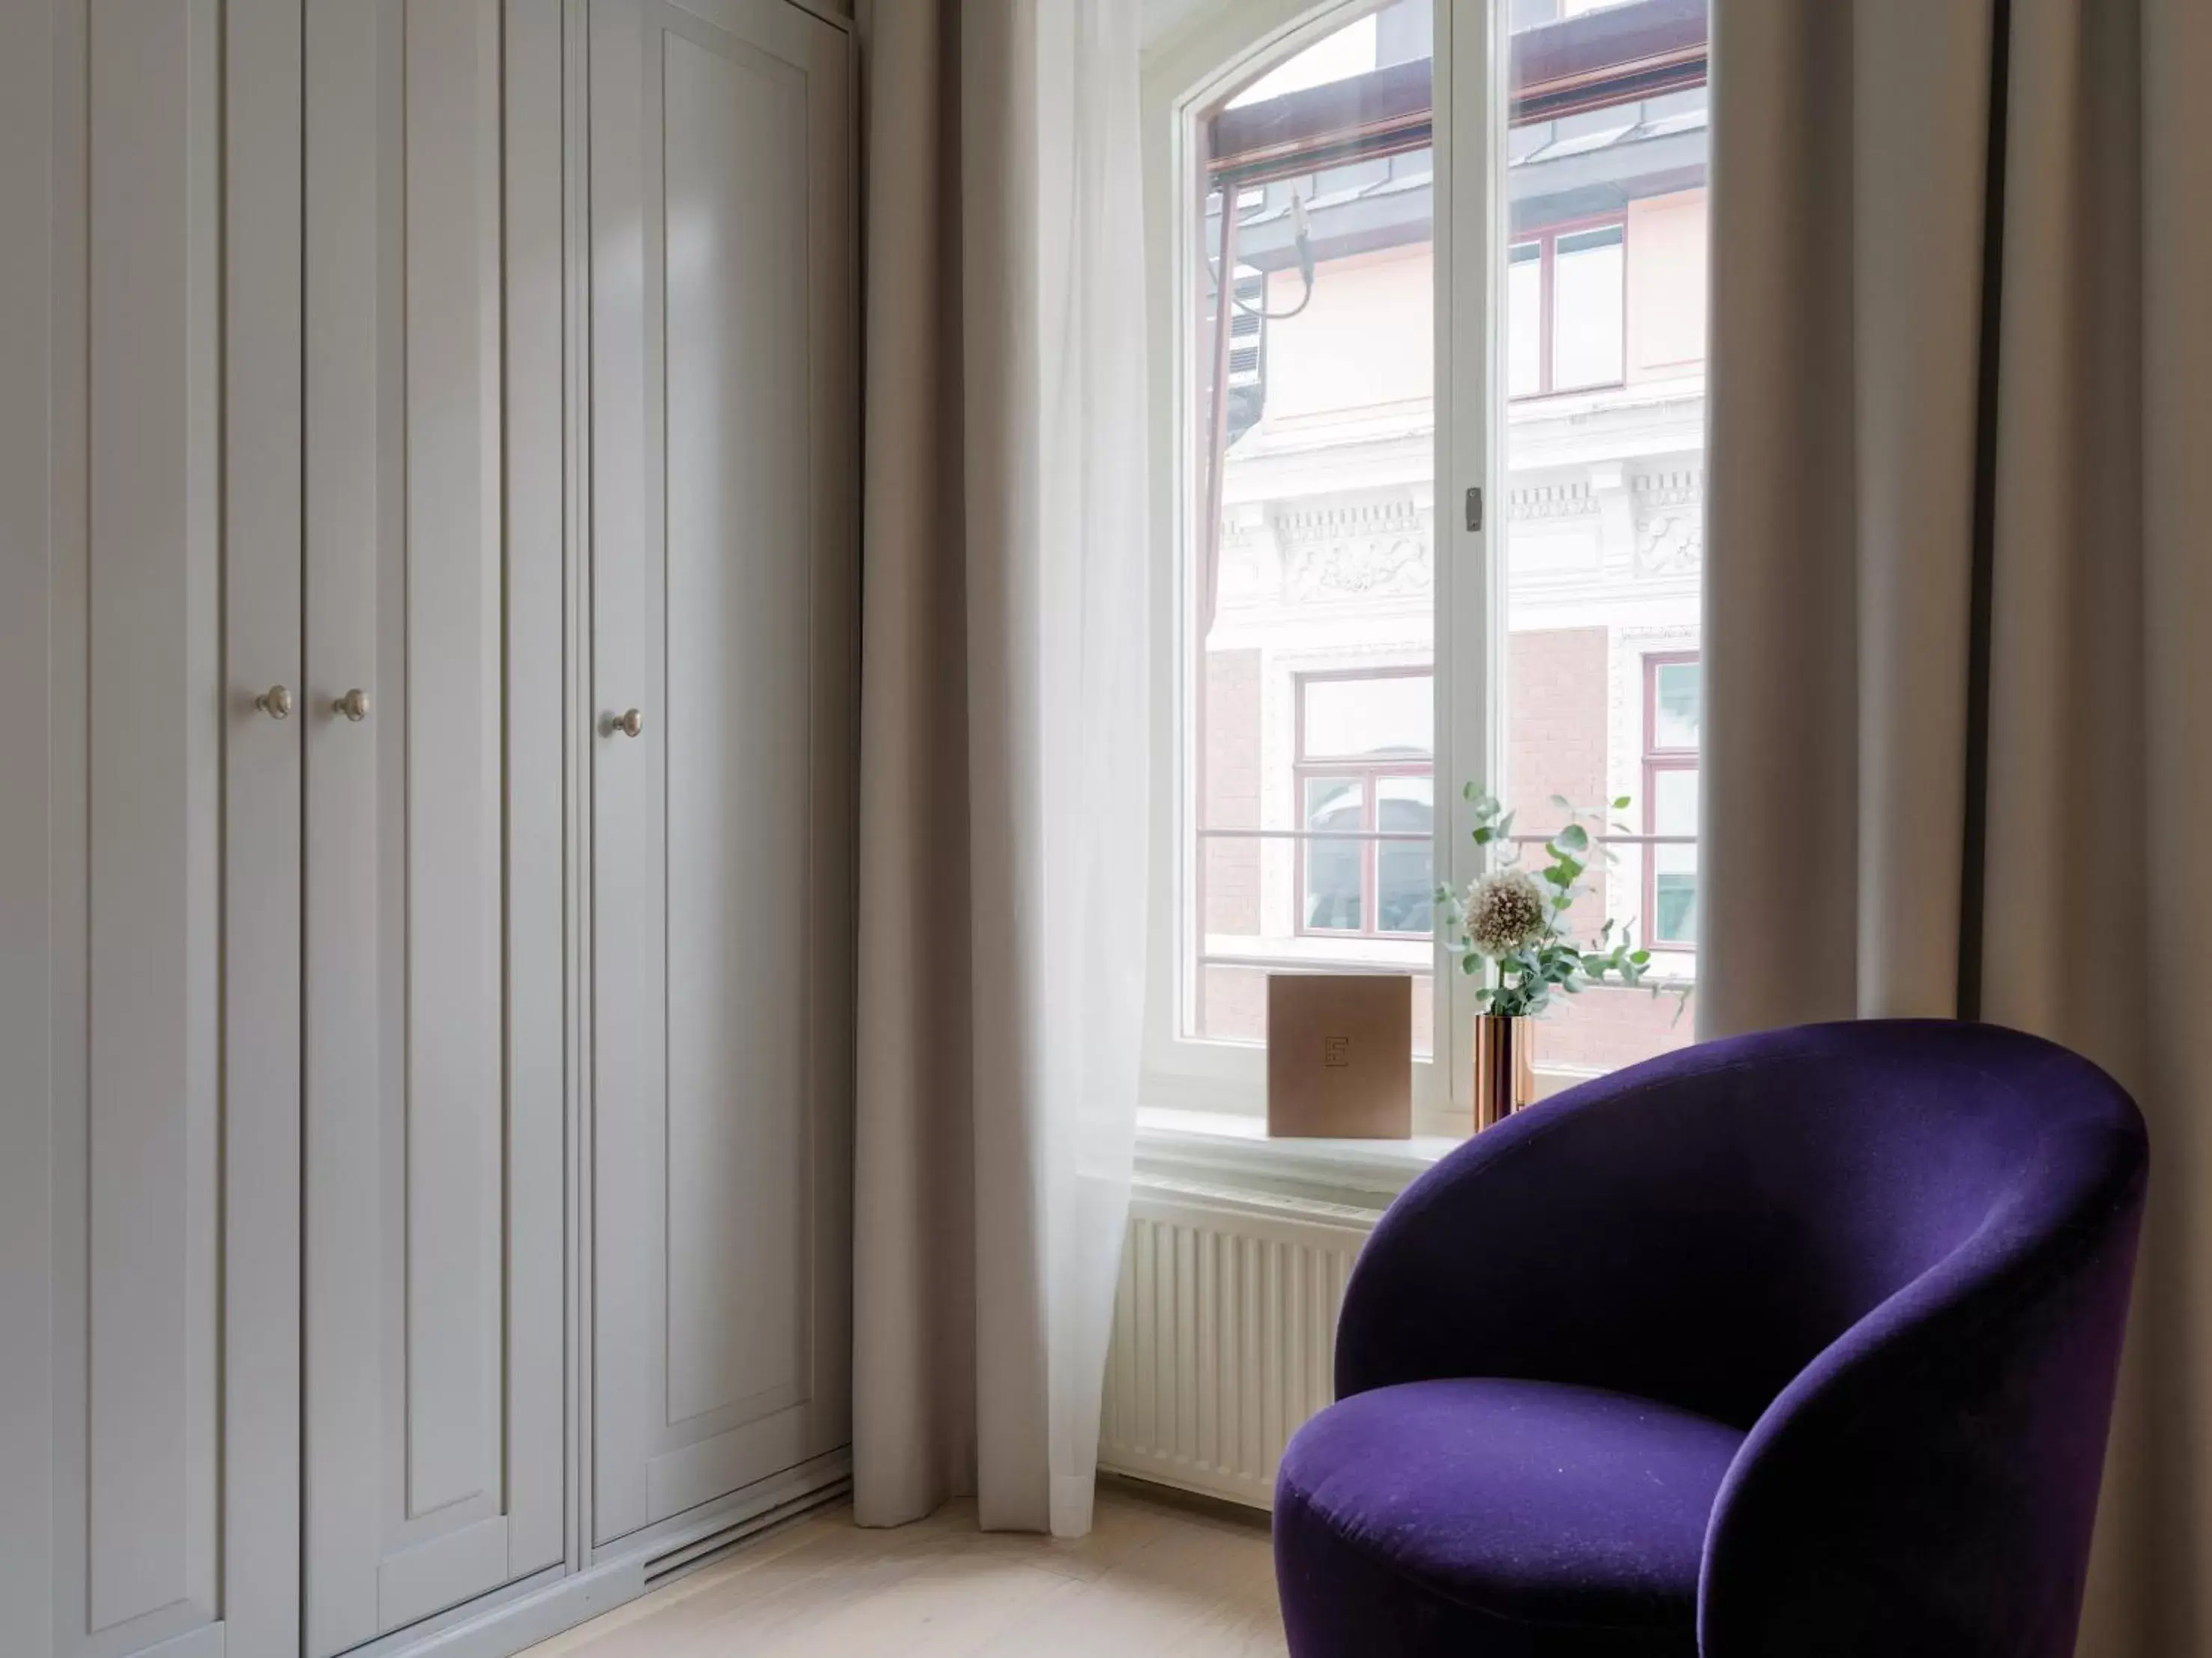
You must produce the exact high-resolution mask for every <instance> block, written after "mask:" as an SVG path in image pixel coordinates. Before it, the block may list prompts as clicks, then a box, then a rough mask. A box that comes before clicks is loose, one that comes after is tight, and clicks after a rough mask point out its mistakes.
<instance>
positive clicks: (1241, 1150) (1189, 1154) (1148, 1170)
mask: <svg viewBox="0 0 2212 1658" xmlns="http://www.w3.org/2000/svg"><path fill="white" fill-rule="evenodd" d="M1462 1143H1463V1142H1462V1141H1461V1140H1459V1139H1457V1138H1455V1137H1450V1136H1447V1135H1437V1134H1424V1135H1416V1136H1414V1137H1413V1138H1411V1139H1408V1140H1310V1139H1285V1140H1276V1139H1270V1138H1269V1137H1267V1122H1266V1119H1262V1118H1259V1117H1253V1116H1246V1115H1243V1114H1242V1113H1238V1112H1209V1111H1187V1110H1181V1109H1170V1108H1166V1107H1160V1106H1146V1107H1143V1108H1141V1109H1139V1111H1138V1112H1137V1179H1138V1182H1139V1185H1140V1186H1146V1185H1150V1186H1170V1187H1172V1188H1174V1189H1176V1190H1180V1191H1189V1190H1196V1189H1206V1190H1211V1191H1214V1192H1220V1193H1222V1194H1224V1195H1225V1196H1241V1197H1249V1198H1255V1199H1259V1200H1261V1201H1270V1202H1279V1201H1283V1200H1289V1201H1291V1202H1293V1203H1297V1204H1322V1205H1326V1206H1328V1207H1330V1208H1334V1209H1343V1210H1352V1211H1355V1212H1356V1213H1357V1214H1358V1215H1362V1216H1367V1217H1369V1218H1370V1220H1371V1218H1372V1217H1373V1216H1379V1215H1380V1214H1381V1213H1382V1212H1383V1210H1385V1209H1387V1208H1389V1205H1390V1202H1391V1200H1392V1199H1393V1198H1396V1197H1397V1195H1398V1194H1399V1193H1400V1192H1403V1191H1404V1190H1405V1189H1406V1188H1407V1186H1411V1185H1412V1184H1413V1181H1414V1180H1415V1179H1418V1178H1419V1176H1420V1175H1421V1174H1422V1173H1425V1172H1426V1171H1427V1170H1428V1169H1429V1168H1430V1167H1431V1166H1432V1165H1434V1164H1435V1163H1436V1162H1437V1160H1438V1159H1440V1158H1442V1157H1443V1155H1445V1154H1446V1153H1448V1152H1449V1151H1451V1150H1453V1149H1455V1148H1456V1147H1458V1146H1460V1145H1461V1144H1462Z"/></svg>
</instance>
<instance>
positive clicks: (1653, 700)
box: [1644, 650, 1705, 948]
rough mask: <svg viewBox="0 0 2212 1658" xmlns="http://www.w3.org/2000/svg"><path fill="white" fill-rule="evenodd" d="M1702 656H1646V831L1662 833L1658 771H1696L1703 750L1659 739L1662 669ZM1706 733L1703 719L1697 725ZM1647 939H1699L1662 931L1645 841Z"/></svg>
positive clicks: (1656, 942)
mask: <svg viewBox="0 0 2212 1658" xmlns="http://www.w3.org/2000/svg"><path fill="white" fill-rule="evenodd" d="M1700 660H1701V658H1700V655H1699V652H1697V651H1694V650H1655V651H1651V652H1649V653H1648V654H1647V655H1645V656H1644V833H1645V834H1647V835H1656V834H1657V833H1658V832H1659V788H1658V782H1659V774H1660V773H1661V772H1662V771H1696V770H1697V769H1698V765H1699V759H1700V757H1701V756H1702V754H1703V753H1704V750H1703V749H1702V748H1701V747H1699V746H1698V745H1697V744H1692V745H1690V746H1689V747H1662V746H1661V745H1660V742H1659V670H1660V669H1661V668H1662V667H1670V666H1678V665H1680V664H1681V663H1684V662H1699V661H1700ZM1704 689H1705V671H1704V669H1703V667H1699V700H1700V704H1701V705H1702V702H1703V697H1704ZM1703 735H1704V726H1703V723H1702V721H1701V722H1700V724H1699V736H1700V738H1702V737H1703ZM1644 943H1645V944H1646V945H1650V946H1654V947H1656V946H1661V945H1664V946H1667V947H1669V948H1691V947H1693V946H1694V945H1695V944H1696V943H1697V941H1696V940H1695V939H1693V938H1667V937H1663V936H1662V935H1661V934H1660V931H1659V848H1658V847H1657V846H1656V845H1653V844H1646V846H1645V847H1644Z"/></svg>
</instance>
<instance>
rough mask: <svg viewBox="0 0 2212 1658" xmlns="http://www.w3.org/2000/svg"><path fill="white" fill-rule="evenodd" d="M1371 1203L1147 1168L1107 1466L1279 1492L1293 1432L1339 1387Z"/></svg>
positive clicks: (1266, 1495) (1115, 1366)
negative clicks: (1348, 1288) (1337, 1354)
mask: <svg viewBox="0 0 2212 1658" xmlns="http://www.w3.org/2000/svg"><path fill="white" fill-rule="evenodd" d="M1374 1219H1375V1211H1373V1210H1365V1209H1360V1208H1355V1207H1352V1206H1351V1205H1348V1204H1332V1203H1323V1202H1319V1201H1315V1200H1312V1199H1308V1198H1287V1197H1283V1196H1280V1195H1272V1194H1270V1195H1261V1194H1255V1193H1253V1192H1240V1191H1233V1190H1229V1189H1226V1188H1220V1187H1210V1186H1204V1185H1199V1184H1195V1183H1192V1182H1188V1181H1182V1180H1175V1179H1146V1178H1144V1177H1143V1176H1141V1175H1140V1176H1139V1180H1138V1182H1137V1185H1136V1186H1135V1187H1134V1189H1133V1191H1132V1193H1131V1197H1130V1204H1129V1226H1128V1231H1127V1236H1126V1238H1125V1240H1124V1243H1123V1251H1122V1261H1121V1285H1120V1288H1119V1289H1118V1290H1117V1291H1116V1293H1115V1308H1114V1331H1113V1338H1112V1344H1111V1347H1110V1349H1109V1356H1108V1358H1107V1363H1106V1390H1105V1400H1104V1410H1103V1417H1102V1421H1101V1423H1100V1432H1099V1447H1098V1466H1100V1467H1101V1468H1103V1469H1108V1470H1110V1471H1112V1472H1115V1473H1121V1474H1127V1475H1129V1476H1131V1477H1132V1478H1137V1479H1146V1480H1151V1481H1153V1482H1155V1483H1157V1484H1164V1485H1173V1486H1177V1487H1180V1488H1181V1489H1182V1490H1189V1491H1197V1492H1201V1493H1203V1494H1205V1495H1206V1496H1216V1497H1221V1498H1225V1499H1226V1500H1227V1501H1229V1502H1231V1503H1242V1504H1244V1505H1245V1506H1247V1507H1249V1508H1255V1509H1266V1508H1267V1507H1269V1506H1270V1504H1271V1503H1272V1501H1273V1495H1274V1486H1275V1468H1276V1465H1277V1464H1278V1463H1279V1462H1280V1461H1281V1460H1282V1454H1283V1447H1284V1446H1285V1444H1286V1443H1287V1442H1289V1440H1290V1436H1291V1434H1292V1433H1293V1432H1295V1431H1296V1430H1297V1427H1298V1425H1299V1424H1300V1423H1303V1422H1304V1421H1305V1419H1306V1418H1307V1417H1310V1416H1311V1415H1313V1414H1314V1412H1316V1411H1319V1410H1320V1409H1321V1408H1322V1406H1323V1405H1327V1404H1328V1402H1329V1401H1330V1399H1332V1398H1333V1397H1334V1389H1333V1387H1332V1386H1331V1373H1332V1369H1333V1365H1334V1346H1335V1338H1336V1317H1337V1313H1338V1311H1339V1309H1340V1308H1341V1307H1342V1306H1343V1304H1344V1286H1345V1282H1346V1279H1347V1278H1348V1277H1350V1276H1351V1272H1352V1261H1353V1259H1355V1258H1356V1257H1357V1256H1358V1253H1359V1248H1360V1246H1361V1245H1362V1244H1363V1243H1364V1242H1365V1241H1366V1239H1367V1234H1368V1231H1369V1229H1370V1227H1371V1226H1372V1225H1373V1223H1374Z"/></svg>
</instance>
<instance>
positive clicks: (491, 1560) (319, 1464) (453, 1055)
mask: <svg viewBox="0 0 2212 1658" xmlns="http://www.w3.org/2000/svg"><path fill="white" fill-rule="evenodd" d="M559 30H560V6H559V0H504V3H502V0H311V3H310V4H309V7H308V27H307V77H308V78H307V166H308V191H307V201H308V210H307V211H308V223H307V235H308V278H307V308H308V340H309V344H308V362H307V432H308V503H309V505H308V536H307V676H308V684H309V690H308V695H307V698H306V707H305V709H304V710H303V713H304V716H305V723H306V731H307V823H308V852H307V983H308V992H307V1364H308V1372H307V1417H308V1439H307V1489H308V1512H307V1551H306V1552H307V1628H308V1637H309V1638H308V1649H309V1650H310V1652H311V1653H313V1654H317V1655H321V1654H327V1653H332V1652H336V1651H338V1650H341V1649H343V1648H345V1647H347V1646H350V1645H353V1644H356V1643H359V1642H361V1641H363V1640H367V1639H368V1638H371V1637H374V1636H375V1635H378V1634H380V1633H383V1632H385V1631H390V1630H392V1629H395V1628H398V1627H399V1626H400V1625H402V1624H408V1623H411V1622H413V1621H415V1620H416V1619H418V1618H423V1617H426V1616H428V1615H429V1614H431V1613H433V1612H438V1611H440V1610H441V1609H443V1608H445V1607H447V1606H452V1605H454V1604H456V1603H458V1602H459V1601H461V1600H467V1599H469V1598H471V1597H472V1596H474V1595H477V1594H482V1593H483V1592H485V1591H486V1590H489V1589H491V1588H496V1587H498V1586H499V1585H501V1584H502V1583H505V1582H509V1581H511V1580H512V1579H513V1578H514V1577H517V1576H522V1575H524V1574H526V1573H527V1572H529V1571H532V1570H536V1569H538V1568H539V1567H541V1566H544V1565H548V1564H552V1563H553V1562H555V1561H556V1560H557V1559H558V1558H559V1557H560V1555H561V1534H562V1527H561V1515H562V1482H561V1480H560V1478H559V1477H558V1471H559V1470H560V1468H561V1467H562V1458H563V1446H562V1431H561V1412H562V1407H561V1403H560V1401H561V1399H562V1359H561V1350H562V1289H561V1279H560V1276H559V1271H558V1264H559V1262H560V1260H561V1259H562V1221H561V1212H562V1211H561V1205H562V1182H561V1174H560V1170H561V1167H562V1162H561V1157H562V1154H561V1144H562V1064H561V1051H562V1050H561V1027H562V1026H561V1021H562V1012H561V985H560V979H559V973H558V960H559V950H560V937H561V930H560V916H561V910H560V904H561V894H560V886H559V857H560V841H559V825H560V804H559V782H558V779H559V776H560V764H561V759H560V734H559V728H558V726H557V723H556V718H557V716H556V714H555V713H554V712H553V710H557V709H558V707H559V704H560V674H561V638H560V624H559V616H560V611H559V605H560V597H559V595H560V590H561V546H560V535H559V527H558V503H559V498H560V497H559V491H558V488H557V479H558V477H559V467H560V451H559V442H560V433H559V429H558V425H557V419H556V422H555V423H553V424H549V423H548V422H547V421H546V420H545V419H544V415H543V411H541V410H538V409H536V408H533V409H532V410H531V411H529V416H528V418H526V419H524V420H522V421H519V422H510V421H509V420H508V419H507V397H508V395H509V391H510V387H516V388H520V389H524V390H526V391H527V392H528V393H530V394H531V395H533V396H542V395H543V393H544V386H545V383H546V381H547V378H548V375H549V373H550V378H551V383H552V384H553V385H554V386H555V387H557V385H558V368H557V365H558V363H559V352H560V338H559V327H560V317H559V303H558V293H559V245H558V235H557V230H555V231H554V232H552V233H551V234H550V235H549V234H548V232H547V229H546V227H545V225H544V223H543V222H542V220H543V217H544V213H545V212H546V211H547V210H548V207H549V205H550V210H552V211H553V212H555V213H556V214H557V210H558V184H557V180H558V176H559V167H560V135H559V70H560V65H559V49H558V43H559ZM510 198H512V199H513V201H514V202H515V203H516V204H517V205H518V208H519V209H520V210H523V211H526V212H527V213H530V214H532V215H534V217H532V218H530V219H528V220H527V221H526V222H520V223H518V224H514V225H510V224H509V223H508V222H507V214H508V208H507V203H508V201H509V200H510ZM556 223H557V220H556ZM549 283H550V288H551V292H552V296H553V298H552V300H551V302H550V304H549V303H548V302H547V301H546V299H545V290H546V288H547V285H548V284H549ZM511 293H520V294H521V295H523V296H524V299H523V302H522V303H521V304H520V305H518V306H516V307H514V308H513V309H512V310H510V307H509V296H510V294H511ZM549 364H550V365H551V367H550V369H549V368H548V365H549ZM557 404H558V399H557V392H556V395H555V407H556V409H557ZM549 445H550V453H549ZM518 485H520V486H521V487H524V488H526V489H527V490H528V491H530V499H529V501H528V503H526V505H525V506H524V508H523V509H522V510H520V511H516V512H511V511H510V510H509V498H508V497H509V491H511V490H512V489H513V488H515V487H517V486H518ZM549 501H550V503H551V504H552V508H553V511H554V522H553V524H552V525H551V527H550V531H549V528H548V526H547V524H546V522H545V518H546V507H547V503H548V502H549ZM349 699H350V700H349Z"/></svg>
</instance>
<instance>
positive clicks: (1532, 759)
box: [1504, 627, 1608, 931]
mask: <svg viewBox="0 0 2212 1658" xmlns="http://www.w3.org/2000/svg"><path fill="white" fill-rule="evenodd" d="M1607 667H1608V664H1607V641H1606V631H1605V630H1604V629H1603V628H1601V627H1577V628H1555V629H1547V630H1545V631H1533V632H1523V633H1514V634H1510V635H1508V636H1507V637H1506V641H1505V678H1504V684H1505V735H1506V772H1505V776H1506V779H1507V789H1508V796H1507V802H1506V803H1507V804H1508V805H1509V806H1510V807H1511V808H1513V812H1514V820H1513V831H1514V832H1515V833H1516V834H1524V833H1533V834H1545V835H1547V834H1549V833H1551V832H1552V831H1553V830H1554V829H1557V828H1558V827H1559V826H1560V825H1561V824H1562V823H1564V822H1565V818H1566V814H1565V813H1563V812H1561V811H1560V810H1559V808H1558V807H1556V806H1554V805H1553V804H1552V796H1553V795H1565V797H1566V798H1567V799H1569V800H1571V801H1572V802H1574V803H1575V804H1576V805H1577V806H1579V807H1583V808H1602V807H1603V806H1604V804H1605V802H1606V798H1607V795H1606V753H1605V750H1606V704H1607V679H1606V676H1607ZM1521 856H1522V861H1523V862H1524V863H1530V864H1532V865H1533V864H1534V863H1536V862H1538V861H1539V860H1541V858H1542V856H1543V849H1542V848H1541V847H1535V846H1530V847H1525V848H1523V849H1522V854H1521ZM1586 880H1587V884H1588V885H1589V887H1590V888H1591V891H1590V893H1589V895H1588V896H1587V897H1585V898H1583V899H1580V900H1579V901H1577V904H1576V905H1575V907H1574V908H1573V910H1571V911H1569V914H1570V915H1571V917H1573V919H1574V921H1575V923H1576V924H1577V925H1578V926H1581V927H1583V928H1584V929H1586V930H1589V931H1595V930H1596V929H1597V927H1598V926H1599V925H1600V924H1601V923H1602V922H1603V921H1604V919H1605V903H1606V877H1605V874H1604V872H1603V870H1602V869H1593V870H1592V871H1591V873H1590V875H1589V876H1588V877H1587V878H1586Z"/></svg>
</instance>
